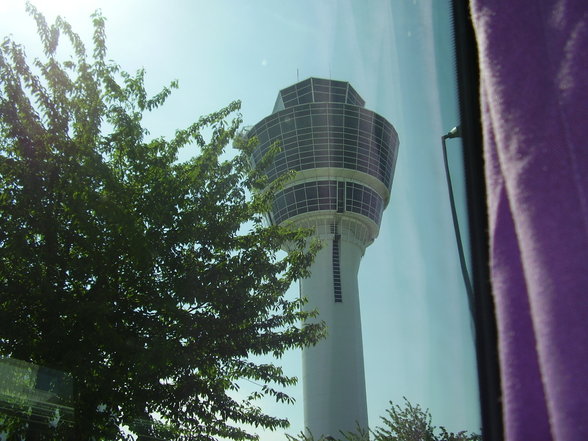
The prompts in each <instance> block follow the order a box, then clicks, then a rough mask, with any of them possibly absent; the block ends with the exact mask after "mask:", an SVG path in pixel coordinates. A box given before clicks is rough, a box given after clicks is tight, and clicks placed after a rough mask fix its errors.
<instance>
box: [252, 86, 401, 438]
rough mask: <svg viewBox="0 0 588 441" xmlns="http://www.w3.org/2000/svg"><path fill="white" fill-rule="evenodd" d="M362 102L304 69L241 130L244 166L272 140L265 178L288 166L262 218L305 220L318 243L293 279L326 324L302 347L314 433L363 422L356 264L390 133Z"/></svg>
mask: <svg viewBox="0 0 588 441" xmlns="http://www.w3.org/2000/svg"><path fill="white" fill-rule="evenodd" d="M364 104H365V103H364V100H363V99H362V98H361V97H360V96H359V94H358V93H357V92H356V91H355V90H354V89H353V87H351V85H350V84H349V83H347V82H343V81H333V80H326V79H320V78H308V79H306V80H304V81H301V82H299V83H296V84H294V85H292V86H290V87H287V88H285V89H283V90H281V91H280V92H279V94H278V98H277V100H276V104H275V106H274V110H273V113H272V114H271V115H269V116H267V117H266V118H264V119H262V120H261V121H260V122H258V123H257V124H256V125H254V126H253V127H252V128H251V129H250V130H249V131H248V132H247V134H246V136H247V137H248V138H250V137H253V136H255V137H257V138H258V140H259V144H258V145H257V147H256V149H255V150H254V152H253V154H252V158H251V159H252V162H253V164H254V165H256V164H259V163H260V161H261V159H262V158H263V157H264V155H265V154H266V153H267V152H268V150H269V149H270V146H271V145H272V144H273V143H274V142H276V141H279V142H280V147H281V150H280V151H279V152H278V153H277V154H276V155H275V156H274V158H273V161H272V163H271V164H269V166H268V167H267V169H266V170H265V171H266V173H267V175H268V178H269V180H270V181H272V180H274V179H276V178H278V177H279V176H281V175H282V174H284V173H286V172H287V171H290V170H296V171H297V173H296V174H295V176H294V178H293V179H291V180H289V181H288V182H287V183H286V185H285V186H284V187H283V188H282V189H280V190H279V191H278V192H276V194H275V195H274V199H273V205H272V209H271V212H270V213H269V218H270V222H272V223H273V224H284V223H289V224H293V225H295V226H301V227H311V228H314V230H315V236H316V237H319V238H320V239H321V240H322V241H323V244H324V246H323V248H322V249H321V250H320V251H319V253H318V254H317V256H316V258H315V260H314V262H313V264H312V266H311V269H310V274H311V275H310V277H308V278H306V279H303V280H301V281H300V290H301V295H302V296H304V297H306V298H307V299H308V303H307V304H306V305H305V308H307V309H309V310H312V309H318V311H319V320H324V321H325V322H326V324H327V327H328V336H327V338H326V339H325V340H323V341H321V342H319V343H318V344H317V345H316V346H314V347H311V348H306V349H304V350H303V356H302V357H303V391H304V422H305V426H306V428H307V429H308V430H309V431H310V432H312V434H313V435H314V436H315V437H316V438H317V439H318V437H320V435H327V436H328V435H331V436H335V437H336V436H338V435H339V434H340V433H339V432H340V431H341V430H342V431H348V430H355V429H356V426H357V424H359V425H360V426H362V427H364V428H367V426H368V417H367V404H366V392H365V375H364V366H363V347H362V338H361V319H360V309H359V290H358V283H357V272H358V270H359V263H360V261H361V258H362V256H363V254H364V251H365V248H366V247H367V246H368V245H370V244H371V243H372V242H373V240H374V239H375V238H376V237H377V235H378V232H379V228H380V221H381V218H382V212H383V210H384V208H385V207H386V205H387V204H388V201H389V198H390V189H391V186H392V179H393V175H394V167H395V164H396V157H397V154H398V134H397V133H396V130H395V129H394V127H393V126H392V125H391V124H390V123H389V122H388V121H386V120H385V119H384V118H383V117H382V116H380V115H378V114H376V113H374V112H372V111H370V110H367V109H365V108H364Z"/></svg>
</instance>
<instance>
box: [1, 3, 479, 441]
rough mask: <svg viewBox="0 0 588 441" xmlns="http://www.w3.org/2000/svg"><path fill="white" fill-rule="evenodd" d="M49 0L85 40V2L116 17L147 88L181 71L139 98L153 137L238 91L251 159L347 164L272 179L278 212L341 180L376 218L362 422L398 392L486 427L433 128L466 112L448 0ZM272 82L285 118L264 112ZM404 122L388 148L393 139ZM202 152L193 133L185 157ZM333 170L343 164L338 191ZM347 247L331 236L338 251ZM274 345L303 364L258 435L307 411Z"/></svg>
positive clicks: (448, 421) (330, 190)
mask: <svg viewBox="0 0 588 441" xmlns="http://www.w3.org/2000/svg"><path fill="white" fill-rule="evenodd" d="M39 3H40V6H39V9H40V10H41V12H44V13H46V14H47V19H48V21H49V22H51V23H52V22H53V21H54V20H55V17H56V15H58V14H59V15H63V16H64V17H65V18H66V19H67V20H68V21H70V22H71V24H72V27H73V28H74V30H77V31H78V32H80V34H81V36H82V38H83V39H84V41H85V42H87V50H88V52H89V53H91V51H90V49H89V48H91V39H92V30H91V26H90V24H91V19H90V18H89V16H90V14H91V13H92V12H93V11H94V10H95V9H98V8H100V9H101V10H102V13H103V15H104V16H105V17H106V18H107V22H106V34H107V46H108V49H109V52H108V58H113V59H115V60H116V61H117V62H119V63H120V64H121V65H122V68H123V69H124V70H128V71H130V72H135V71H136V70H137V69H140V68H142V67H144V68H145V78H146V79H145V84H146V86H147V88H148V91H149V92H150V93H151V94H155V93H157V92H158V91H159V90H160V87H159V86H160V85H164V84H168V83H169V82H170V81H172V80H174V79H176V78H177V79H178V80H179V90H173V91H172V93H171V96H170V98H169V99H168V102H167V103H166V104H165V105H164V106H163V107H162V108H161V109H159V110H157V111H154V112H150V113H146V114H145V116H144V121H143V123H144V125H145V127H146V128H147V129H148V130H149V135H146V136H147V137H148V139H155V138H157V137H159V136H165V137H168V138H170V137H173V136H174V134H175V132H176V130H177V129H179V128H185V127H187V126H189V125H190V124H191V123H193V122H194V121H195V120H197V118H198V117H199V116H201V115H206V114H209V113H211V112H214V111H216V110H218V109H220V108H222V107H223V106H225V105H227V104H228V103H229V102H231V101H233V100H235V99H239V100H241V101H242V108H241V110H240V113H241V117H242V119H243V126H246V127H252V126H254V128H253V129H252V130H251V132H250V133H251V134H252V136H253V135H254V136H256V137H257V138H258V139H259V146H260V147H259V149H258V150H257V151H256V152H255V153H254V155H253V158H252V159H253V161H254V162H259V161H261V159H262V157H263V154H264V153H265V152H266V151H267V149H268V148H269V146H270V145H271V143H272V142H273V141H275V140H280V141H282V149H283V150H282V152H280V153H278V154H277V155H276V157H275V162H274V163H273V164H272V165H271V166H270V167H269V168H268V175H269V177H270V179H274V178H276V177H278V176H280V175H281V174H283V173H286V172H287V171H289V170H303V171H308V170H310V169H312V168H316V167H325V168H333V169H338V170H341V169H345V173H340V174H339V175H337V177H334V176H325V177H323V178H321V179H322V180H320V181H318V182H312V183H311V182H307V183H296V184H286V186H288V185H291V186H292V187H291V188H285V189H284V190H283V191H282V192H281V193H279V194H278V195H276V198H275V200H274V202H273V213H272V216H271V217H273V219H274V222H277V223H279V222H282V221H285V220H288V219H289V218H291V217H292V216H295V215H300V214H302V213H308V212H318V211H320V210H323V211H328V210H337V208H338V206H337V198H338V197H339V199H342V198H344V200H345V204H344V205H345V206H344V210H345V211H349V212H352V213H353V214H357V215H358V216H359V217H361V216H365V217H367V218H369V219H370V220H372V221H374V222H375V223H376V224H378V223H380V222H381V224H380V228H379V231H378V235H377V237H376V238H375V240H374V241H373V243H372V244H371V245H370V246H368V247H367V248H366V249H365V253H364V255H363V257H362V259H361V264H360V265H359V269H358V273H357V282H358V287H359V299H360V300H359V302H360V305H361V308H360V311H361V316H360V317H361V331H362V333H361V336H362V341H363V361H364V366H365V389H366V392H367V410H368V416H369V423H370V426H371V427H376V426H377V425H378V424H380V417H381V416H385V415H386V409H387V408H389V402H393V403H394V404H398V405H401V406H402V405H403V403H404V401H403V400H404V398H403V397H406V399H408V400H409V401H410V402H411V403H412V404H414V405H417V404H418V405H420V406H421V407H422V408H424V409H429V410H430V412H431V415H432V421H433V423H434V424H435V425H437V426H440V425H442V426H445V427H446V428H447V429H448V430H450V431H453V432H459V431H461V430H468V431H476V432H479V428H480V417H479V397H478V386H477V373H476V363H475V351H474V335H473V334H472V326H471V317H470V314H469V306H468V303H467V295H466V292H465V288H464V285H463V279H462V274H461V272H460V264H459V261H458V254H457V249H456V244H455V236H454V233H453V224H452V218H451V210H450V205H449V199H448V194H447V186H446V181H445V174H444V173H445V172H444V167H443V160H442V150H441V142H440V139H441V136H442V135H444V134H446V133H447V132H448V131H449V130H450V129H452V128H453V127H454V126H457V125H459V115H458V109H457V99H456V84H455V81H456V80H455V72H454V66H453V60H454V54H453V47H452V30H451V17H450V2H449V1H446V0H438V1H436V0H422V1H413V2H403V1H386V0H375V1H373V2H361V1H352V0H342V1H338V2H317V1H314V0H299V1H297V2H272V1H267V0H263V1H259V2H241V1H238V0H218V1H209V2H182V3H181V4H179V3H174V2H166V3H163V2H143V1H140V0H125V2H120V1H117V0H87V1H85V2H77V3H76V4H75V5H74V4H73V3H72V4H68V5H66V3H67V2H59V1H57V2H39ZM50 3H51V4H50ZM8 4H9V6H0V29H1V30H2V31H1V32H0V36H2V37H4V36H5V35H8V34H13V37H14V38H15V39H16V40H17V41H19V42H23V43H24V44H25V47H26V49H27V54H29V55H31V58H33V57H35V56H38V55H40V54H41V51H42V49H40V47H39V46H38V45H37V43H36V42H37V40H38V37H37V36H36V35H35V27H34V20H33V19H32V18H31V17H28V16H27V15H26V13H25V12H24V7H23V6H22V5H19V4H18V2H12V3H11V2H8ZM139 23H140V25H139ZM153 30H158V32H154V31H153ZM129 35H132V38H129ZM62 37H63V36H62ZM35 48H36V49H35ZM311 77H312V78H313V79H312V81H311V80H308V81H306V80H307V79H308V78H311ZM333 81H335V82H334V83H333ZM297 84H298V85H297ZM278 94H280V96H281V102H283V108H284V109H286V110H284V112H286V113H284V115H286V114H287V115H288V119H285V118H282V119H280V117H279V116H278V115H271V114H272V110H273V106H274V103H276V97H278ZM278 102H280V100H278ZM316 102H322V104H317V105H315V104H314V103H316ZM327 103H331V104H327ZM333 103H335V104H333ZM280 108H281V107H280ZM386 121H387V122H389V123H390V124H391V126H389V125H388V124H387V123H386ZM104 124H107V122H106V121H105V122H104ZM282 134H284V135H285V137H284V138H282ZM205 135H206V136H207V137H208V138H209V137H210V135H211V134H210V133H206V134H205ZM397 139H398V140H399V148H398V152H397V154H396V152H395V151H393V150H391V149H390V148H388V147H387V146H389V145H395V144H396V140H397ZM448 149H449V153H450V171H451V173H452V180H453V183H454V186H455V188H454V191H455V194H456V202H457V211H458V219H459V223H460V227H461V235H462V240H464V242H465V243H466V246H467V237H468V235H467V212H466V209H465V202H464V200H465V183H464V177H463V170H462V168H461V151H460V149H461V143H460V140H459V139H455V140H448ZM194 152H195V146H191V147H190V148H186V149H183V150H182V151H180V152H179V157H180V159H182V160H185V159H187V158H189V157H191V156H193V155H194ZM226 154H227V155H232V154H233V153H232V152H230V151H227V153H226ZM391 168H394V173H393V174H392V173H391V172H390V169H391ZM363 175H369V178H370V182H372V181H375V180H379V181H381V183H382V186H381V187H382V188H384V187H385V188H388V189H390V190H391V193H390V197H389V200H388V198H383V197H382V195H380V194H378V192H377V191H376V190H377V189H374V188H368V187H367V186H366V185H364V184H360V182H364V181H365V179H364V178H365V176H363ZM309 179H310V178H309ZM337 180H339V181H341V182H345V192H344V196H342V195H341V193H339V194H338V192H337V188H338V187H337V185H338V184H337ZM364 183H365V182H364ZM381 191H385V190H381ZM384 200H386V201H387V205H386V204H385V203H384ZM194 222H195V223H196V222H198V220H197V219H195V220H194ZM370 226H371V224H370ZM353 228H359V227H357V226H354V227H353ZM349 229H352V227H349ZM357 234H358V236H359V233H357ZM362 234H364V233H362ZM347 250H348V248H346V247H345V245H341V248H340V249H339V250H338V252H339V253H340V256H339V257H340V259H341V261H343V260H344V259H345V253H346V252H347ZM330 258H331V257H330ZM468 258H469V257H468ZM341 275H342V277H343V278H344V277H346V276H345V271H343V270H342V272H341ZM298 295H299V287H298V285H294V286H292V287H290V289H289V290H288V291H287V293H286V297H287V298H289V299H295V298H297V297H298ZM330 297H331V298H332V297H333V295H332V293H331V296H330ZM345 301H346V297H345V291H344V289H343V292H342V304H343V305H344V304H345ZM2 337H3V336H0V338H2ZM121 344H122V345H123V347H124V344H123V343H121ZM51 350H56V351H57V350H60V349H59V348H51ZM252 359H255V360H259V358H256V357H253V356H252ZM262 360H264V361H267V362H268V363H269V362H276V361H275V360H274V359H273V358H272V357H270V356H267V357H266V358H262ZM276 363H278V364H280V365H281V366H283V368H284V371H285V373H286V375H292V376H296V377H298V378H299V379H300V382H299V383H298V384H297V385H295V386H291V387H288V388H287V392H288V393H289V394H290V395H292V397H293V398H294V399H295V400H296V402H295V404H294V405H292V406H288V405H286V404H283V403H278V404H277V403H275V400H273V399H267V400H263V401H262V402H261V403H260V405H261V407H262V408H263V410H264V411H267V412H268V413H270V414H273V415H277V416H280V417H285V418H288V419H289V420H290V422H291V424H292V425H291V428H290V429H287V430H280V431H277V432H271V431H269V430H265V431H264V430H259V429H255V428H248V429H250V430H252V431H253V432H256V433H259V434H260V436H261V438H262V439H263V440H265V441H274V440H282V439H284V435H283V433H284V432H287V433H289V434H292V435H294V434H296V433H298V432H300V431H301V430H303V429H304V416H303V407H304V399H303V386H302V377H303V374H302V365H301V355H300V351H289V352H287V353H286V354H284V356H283V357H282V358H281V359H280V360H278V361H277V362H276ZM27 369H29V368H27ZM0 380H1V376H0ZM239 386H240V389H239V391H235V398H236V399H243V398H244V397H245V396H247V395H248V394H250V393H254V392H255V391H257V390H258V389H259V385H258V384H256V383H252V382H246V381H243V382H241V383H239ZM1 391H2V390H1V389H0V393H1ZM1 400H2V397H1V396H0V401H1ZM0 404H1V403H0ZM0 407H1V406H0ZM1 412H2V410H1V408H0V413H1ZM0 439H1V435H0Z"/></svg>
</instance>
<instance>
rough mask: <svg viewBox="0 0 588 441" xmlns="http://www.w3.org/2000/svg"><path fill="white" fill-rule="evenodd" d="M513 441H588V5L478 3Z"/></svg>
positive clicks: (493, 243) (494, 253) (494, 256)
mask: <svg viewBox="0 0 588 441" xmlns="http://www.w3.org/2000/svg"><path fill="white" fill-rule="evenodd" d="M471 8H472V16H473V21H474V28H475V32H476V39H477V43H478V48H479V54H480V70H481V78H480V82H481V98H482V107H483V108H482V113H483V128H484V155H485V160H486V182H487V187H488V211H489V213H488V215H489V227H490V231H489V233H490V265H491V274H492V285H493V293H494V297H495V302H496V309H497V311H496V313H497V322H498V332H499V351H500V368H501V377H502V393H503V405H504V422H505V432H506V433H505V438H506V440H507V441H541V440H558V441H572V440H573V441H586V440H588V1H586V0H577V1H573V0H569V1H565V0H564V1H555V0H552V1H549V0H515V1H491V0H474V1H472V2H471Z"/></svg>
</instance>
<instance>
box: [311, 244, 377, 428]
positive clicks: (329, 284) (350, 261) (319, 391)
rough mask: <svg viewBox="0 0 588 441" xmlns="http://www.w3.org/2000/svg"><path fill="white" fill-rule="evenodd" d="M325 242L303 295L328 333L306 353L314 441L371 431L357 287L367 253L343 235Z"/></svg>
mask: <svg viewBox="0 0 588 441" xmlns="http://www.w3.org/2000/svg"><path fill="white" fill-rule="evenodd" d="M323 241H324V246H323V248H322V249H321V251H320V252H319V253H318V255H317V256H316V258H315V260H314V263H313V265H312V267H311V271H310V273H311V276H310V277H309V278H306V279H302V280H301V281H300V284H301V295H302V296H303V297H306V298H307V299H308V303H307V304H306V305H305V309H307V310H313V309H317V310H318V311H319V317H318V320H322V321H324V322H325V323H326V325H327V332H328V335H327V337H326V339H324V340H321V341H320V342H319V343H318V344H317V345H316V346H313V347H308V348H305V349H304V350H303V352H302V359H303V378H304V387H303V391H304V421H305V425H306V430H307V432H310V433H312V435H313V436H314V437H315V439H318V438H319V437H320V436H321V435H325V436H328V435H330V436H333V437H338V436H339V435H340V431H343V432H347V431H355V430H356V429H357V426H358V425H359V426H360V427H362V428H364V429H367V427H368V415H367V401H366V391H365V375H364V365H363V347H362V338H361V316H360V309H359V290H358V283H357V272H358V269H359V264H360V261H361V257H362V255H363V252H364V250H363V248H362V247H361V246H360V245H358V244H357V243H352V242H350V241H347V240H345V237H343V238H341V237H339V236H338V235H330V237H328V238H324V237H323ZM337 248H338V249H339V250H338V254H339V256H338V257H339V258H338V260H339V261H338V262H337V258H336V257H337V256H336V254H337V253H334V252H333V251H334V250H335V251H336V250H337ZM337 266H339V268H337ZM338 272H339V274H337V273H338ZM337 276H339V277H337ZM338 278H339V279H340V290H338V289H337V288H336V286H337V279H338Z"/></svg>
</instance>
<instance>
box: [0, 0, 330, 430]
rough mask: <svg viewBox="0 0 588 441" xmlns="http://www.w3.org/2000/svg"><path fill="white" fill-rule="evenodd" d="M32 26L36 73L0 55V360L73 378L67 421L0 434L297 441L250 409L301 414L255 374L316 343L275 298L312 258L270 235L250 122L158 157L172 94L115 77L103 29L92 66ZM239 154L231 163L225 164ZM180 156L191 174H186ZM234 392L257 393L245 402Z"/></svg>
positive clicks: (278, 374) (299, 234) (63, 26)
mask: <svg viewBox="0 0 588 441" xmlns="http://www.w3.org/2000/svg"><path fill="white" fill-rule="evenodd" d="M27 10H28V12H29V13H30V15H31V16H32V17H33V18H34V20H35V21H36V25H37V29H38V33H39V35H40V38H41V42H42V47H43V54H44V55H43V56H42V57H41V59H35V60H34V61H33V62H32V63H29V62H28V60H27V57H26V55H25V52H24V49H23V47H22V46H20V45H18V44H16V43H15V42H14V41H13V40H12V39H11V38H8V37H7V38H5V39H4V40H3V41H2V43H1V46H0V355H1V356H3V357H11V358H14V359H18V360H24V361H26V362H30V363H34V364H36V365H39V366H44V367H47V368H50V369H53V370H57V371H61V372H64V373H66V374H67V375H68V376H70V377H71V381H72V384H73V389H72V393H71V397H70V398H71V400H70V401H71V407H73V411H74V415H75V418H74V423H73V426H72V427H71V428H70V430H68V431H65V432H62V433H58V429H59V426H60V425H59V424H58V425H57V428H56V429H47V430H46V431H45V432H34V433H33V431H31V427H32V426H31V423H30V421H29V422H27V420H26V418H25V419H24V420H23V419H20V420H14V419H13V418H11V417H9V416H5V417H4V418H3V419H1V418H0V426H1V427H0V433H1V432H2V431H3V430H10V431H11V433H23V431H28V435H27V437H28V439H33V436H34V437H36V438H38V439H64V437H69V438H70V439H76V440H87V439H108V440H110V439H123V438H125V434H124V432H123V431H122V430H121V427H124V426H127V427H128V428H129V429H130V430H131V431H132V432H134V433H136V434H138V435H139V439H178V440H201V439H214V438H215V437H217V436H222V437H225V438H230V439H235V440H240V439H255V438H256V437H255V436H254V435H251V434H249V433H247V432H246V431H245V430H243V429H242V428H241V425H242V424H251V425H254V426H260V427H264V428H272V429H273V428H284V427H287V425H288V423H287V421H286V420H285V419H280V418H276V417H273V416H270V415H267V414H265V413H264V412H263V411H262V410H261V409H260V408H259V407H258V405H257V404H256V402H255V400H256V399H257V398H259V397H261V396H263V395H269V396H273V397H274V398H275V399H276V400H278V401H284V402H290V401H292V400H291V398H290V397H289V396H288V395H287V394H285V393H284V392H282V390H281V389H282V387H284V386H287V385H291V384H293V383H295V381H296V379H295V378H292V377H289V376H287V375H285V373H284V372H283V371H282V369H281V368H280V367H279V366H277V365H274V364H259V363H257V364H256V363H254V362H251V361H250V360H249V359H248V356H249V355H250V354H257V355H259V354H273V355H274V356H276V357H279V356H280V355H281V354H282V353H283V352H284V351H285V350H287V349H288V348H294V347H302V346H305V345H311V344H314V343H316V342H317V341H318V339H319V338H320V337H321V336H322V335H323V333H324V328H323V326H322V325H321V324H303V323H304V321H305V319H307V318H308V317H309V316H310V315H309V314H307V313H305V312H302V310H301V308H300V306H301V302H302V300H295V301H289V300H287V299H285V298H284V297H283V293H284V292H285V290H286V289H287V288H288V286H290V284H291V283H292V281H294V280H296V279H298V278H300V277H302V276H304V275H306V274H307V271H308V267H309V265H310V263H311V261H312V258H313V256H314V253H315V252H316V246H315V245H312V244H311V246H310V247H309V246H308V244H307V242H308V234H307V233H306V232H304V231H295V230H288V229H284V228H280V227H276V226H271V227H268V226H264V224H263V222H262V217H263V213H264V212H265V211H266V210H267V206H268V203H269V200H268V198H269V196H268V193H264V192H257V193H256V192H253V193H250V190H251V189H255V188H262V187H263V186H264V185H266V182H265V181H264V177H263V176H261V175H260V174H259V173H257V172H256V171H252V170H250V169H249V168H248V162H247V158H248V155H249V154H250V152H251V149H252V148H253V144H252V143H251V142H249V143H245V142H244V141H240V140H239V137H238V136H237V137H236V134H237V133H238V128H239V124H240V122H241V120H240V117H239V115H238V113H237V112H238V110H239V106H240V104H239V103H238V102H234V103H231V104H230V105H229V106H227V107H226V108H224V109H222V110H220V111H218V112H216V113H213V114H211V115H208V116H205V117H202V118H200V119H199V120H198V121H197V122H195V123H194V124H192V125H190V126H189V127H187V128H185V129H182V130H178V131H177V132H176V134H175V136H174V137H173V139H170V140H167V139H164V138H154V139H148V136H147V135H148V134H147V131H146V129H145V128H143V126H142V124H141V119H142V115H143V114H144V113H145V112H148V111H153V110H155V109H157V108H158V107H160V106H161V105H162V104H163V103H164V101H165V100H166V98H167V96H168V95H169V94H170V92H171V89H172V88H175V87H177V84H176V83H175V82H172V83H171V85H170V86H169V87H165V88H163V90H162V91H161V92H160V93H158V94H156V95H155V96H153V97H149V96H148V95H147V92H146V90H145V87H144V83H143V78H144V73H143V71H141V70H140V71H138V72H137V74H135V75H131V74H129V73H127V72H124V71H122V70H121V69H120V67H119V66H118V65H117V64H115V63H113V62H111V61H108V60H107V58H106V44H105V26H104V24H105V23H104V22H105V20H104V18H103V17H102V16H101V15H100V14H99V13H96V14H94V15H93V29H94V34H93V42H92V49H93V50H92V51H91V54H90V55H88V53H87V52H86V49H85V46H84V44H83V42H82V41H81V39H80V37H79V36H78V35H77V34H76V33H75V32H74V31H73V30H72V28H71V26H70V25H69V24H68V23H67V22H66V21H64V20H63V19H61V18H57V19H56V21H55V23H54V24H52V25H49V24H47V23H46V21H45V19H44V17H43V15H42V14H41V13H40V12H38V11H37V10H36V9H35V8H34V7H33V6H31V5H27ZM60 37H61V38H65V42H66V45H65V49H63V46H64V45H63V44H62V45H59V41H60ZM58 49H59V51H58ZM64 51H65V52H64ZM58 52H59V53H58ZM62 60H65V61H62ZM203 133H209V135H208V136H207V137H206V138H205V136H204V135H203ZM234 138H236V140H235V143H236V145H237V147H238V151H237V154H236V156H234V158H233V159H228V160H223V159H221V155H222V154H223V152H224V151H225V148H226V147H227V145H228V144H229V143H230V142H231V141H232V140H233V139H234ZM182 148H192V149H193V157H192V158H191V159H189V160H186V161H179V160H178V153H179V151H180V150H181V149H182ZM272 185H280V182H276V183H274V184H272ZM286 243H287V244H288V246H289V249H290V250H291V251H289V252H288V253H287V254H285V255H284V254H279V253H278V251H279V250H280V249H281V248H282V247H283V246H284V245H285V244H286ZM280 256H282V257H280ZM239 379H250V380H254V381H256V382H259V383H263V385H264V386H263V388H262V389H260V390H259V391H258V392H255V393H254V394H252V395H251V396H250V397H248V398H246V399H243V400H236V399H234V398H232V396H231V393H232V391H234V390H236V389H238V380H239ZM49 426H51V425H49ZM6 428H8V429H6ZM62 428H63V427H62Z"/></svg>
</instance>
